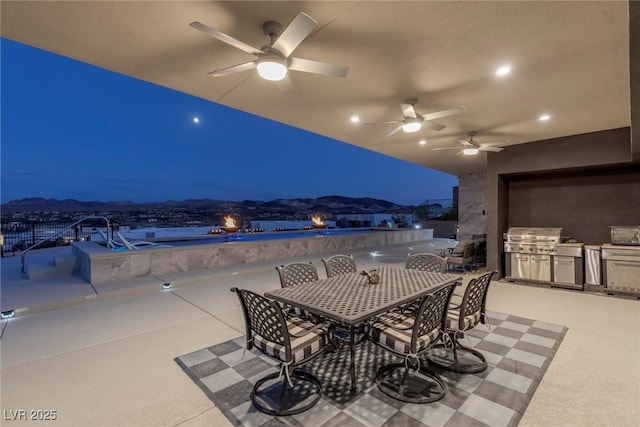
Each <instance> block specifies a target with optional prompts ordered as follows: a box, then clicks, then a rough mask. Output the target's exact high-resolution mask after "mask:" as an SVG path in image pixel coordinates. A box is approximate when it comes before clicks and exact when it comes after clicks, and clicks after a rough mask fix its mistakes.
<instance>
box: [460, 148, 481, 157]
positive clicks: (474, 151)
mask: <svg viewBox="0 0 640 427" xmlns="http://www.w3.org/2000/svg"><path fill="white" fill-rule="evenodd" d="M479 152H480V150H478V149H477V148H465V149H464V150H462V154H464V155H465V156H475V155H476V154H478V153H479Z"/></svg>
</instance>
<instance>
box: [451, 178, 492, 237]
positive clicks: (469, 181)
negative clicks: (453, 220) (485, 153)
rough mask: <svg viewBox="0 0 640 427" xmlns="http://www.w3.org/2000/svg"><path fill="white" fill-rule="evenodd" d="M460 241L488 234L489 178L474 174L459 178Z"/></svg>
mask: <svg viewBox="0 0 640 427" xmlns="http://www.w3.org/2000/svg"><path fill="white" fill-rule="evenodd" d="M458 226H459V227H460V231H459V234H458V239H459V240H463V239H471V236H472V235H473V234H486V232H487V177H486V174H485V173H472V174H468V175H462V176H459V177H458Z"/></svg>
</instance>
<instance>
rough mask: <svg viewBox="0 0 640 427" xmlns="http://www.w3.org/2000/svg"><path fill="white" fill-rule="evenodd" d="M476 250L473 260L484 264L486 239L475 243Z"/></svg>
mask: <svg viewBox="0 0 640 427" xmlns="http://www.w3.org/2000/svg"><path fill="white" fill-rule="evenodd" d="M474 245H475V249H474V251H473V260H474V261H475V262H482V261H484V260H485V258H486V252H487V241H486V239H477V240H475V241H474Z"/></svg>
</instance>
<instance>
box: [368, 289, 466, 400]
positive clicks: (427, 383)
mask: <svg viewBox="0 0 640 427" xmlns="http://www.w3.org/2000/svg"><path fill="white" fill-rule="evenodd" d="M456 285H457V283H451V284H449V285H446V286H445V287H443V288H441V289H439V290H438V291H436V292H435V293H433V294H430V295H427V296H426V297H424V298H423V299H422V301H421V303H420V306H419V307H418V310H417V312H416V313H415V316H414V315H403V314H401V313H398V312H392V313H390V314H389V316H388V317H389V320H391V321H388V320H387V319H386V318H385V317H384V316H382V317H381V318H379V319H377V320H375V321H374V322H372V323H371V324H370V325H368V326H367V336H368V337H369V338H370V339H371V340H372V341H373V342H374V343H375V344H376V345H378V346H380V347H381V348H383V349H385V350H387V351H389V352H391V353H393V354H395V355H397V356H401V357H404V363H394V364H389V365H386V366H383V367H381V368H380V369H379V370H378V372H377V375H376V384H377V385H378V388H379V389H380V390H381V391H382V392H383V393H385V394H386V395H388V396H390V397H392V398H394V399H397V400H400V401H403V402H409V403H429V402H435V401H437V400H440V399H442V398H443V397H444V396H445V394H446V392H447V386H446V384H445V382H444V381H443V380H442V378H441V377H440V376H439V375H438V374H437V373H436V372H434V371H432V370H431V369H429V367H428V366H427V364H426V360H423V361H422V363H421V358H422V357H423V356H424V355H425V354H426V353H427V352H428V351H429V349H430V348H431V347H432V346H433V345H434V343H436V342H437V341H438V340H439V339H440V338H441V335H442V333H443V331H444V327H445V322H446V316H447V306H448V305H449V304H450V302H451V295H452V294H453V288H454V287H455V286H456ZM394 319H395V321H394ZM403 324H404V325H406V326H404V327H403V326H402V325H403ZM376 328H377V329H378V330H379V333H380V334H385V332H384V331H387V333H389V331H390V330H393V329H395V330H397V331H402V330H411V331H412V332H411V341H410V344H409V351H408V352H402V351H399V350H398V349H397V348H395V346H393V345H390V344H386V343H382V342H380V340H378V339H374V338H373V337H372V335H373V334H374V333H375V331H374V329H376ZM436 330H437V333H436V334H435V335H430V334H431V333H432V332H433V331H436ZM425 337H426V339H427V342H426V344H423V346H422V347H421V348H419V346H418V340H419V339H420V338H422V339H424V338H425ZM399 373H401V378H400V380H399V381H394V379H395V378H397V376H398V374H399ZM415 386H418V389H415Z"/></svg>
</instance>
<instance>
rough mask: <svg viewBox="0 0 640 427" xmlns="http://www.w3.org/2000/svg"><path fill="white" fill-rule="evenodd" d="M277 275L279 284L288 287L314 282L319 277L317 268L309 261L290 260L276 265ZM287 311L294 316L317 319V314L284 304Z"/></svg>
mask: <svg viewBox="0 0 640 427" xmlns="http://www.w3.org/2000/svg"><path fill="white" fill-rule="evenodd" d="M276 271H277V272H278V277H280V286H282V287H283V288H288V287H289V286H296V285H301V284H303V283H308V282H314V281H316V280H318V279H319V277H318V270H317V269H316V267H315V266H314V265H313V263H311V261H309V262H292V263H290V264H287V265H279V266H277V267H276ZM285 307H286V309H287V312H288V313H292V314H294V315H296V316H301V317H304V318H306V319H310V320H313V321H316V320H317V316H315V315H313V314H311V313H309V312H308V311H306V310H303V309H301V308H298V307H291V306H287V305H285Z"/></svg>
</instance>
